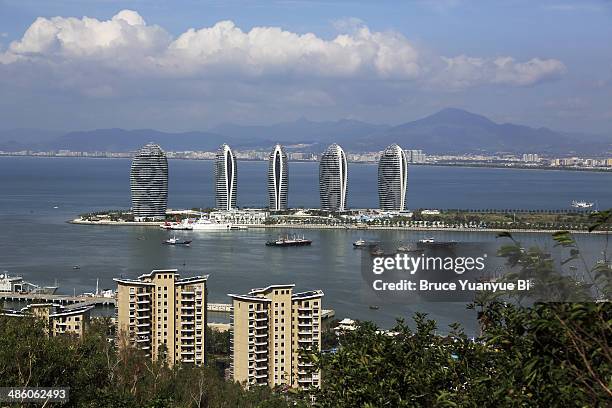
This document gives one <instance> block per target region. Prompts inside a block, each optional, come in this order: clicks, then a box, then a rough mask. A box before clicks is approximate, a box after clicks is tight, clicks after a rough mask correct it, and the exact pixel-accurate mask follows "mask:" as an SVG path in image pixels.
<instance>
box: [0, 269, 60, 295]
mask: <svg viewBox="0 0 612 408" xmlns="http://www.w3.org/2000/svg"><path fill="white" fill-rule="evenodd" d="M56 291H57V284H56V286H38V285H36V284H34V283H30V282H26V281H24V280H23V277H21V276H9V274H8V272H7V271H4V272H3V273H0V292H9V293H32V294H40V295H53V294H55V292H56Z"/></svg>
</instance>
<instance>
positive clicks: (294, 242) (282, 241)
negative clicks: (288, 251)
mask: <svg viewBox="0 0 612 408" xmlns="http://www.w3.org/2000/svg"><path fill="white" fill-rule="evenodd" d="M310 244H312V241H311V240H309V239H306V238H304V237H302V238H299V237H296V236H295V235H294V236H293V237H292V238H289V236H285V237H278V239H276V240H274V241H268V242H266V246H275V247H286V246H305V245H310Z"/></svg>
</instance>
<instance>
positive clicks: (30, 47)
mask: <svg viewBox="0 0 612 408" xmlns="http://www.w3.org/2000/svg"><path fill="white" fill-rule="evenodd" d="M347 24H348V26H347ZM337 27H339V28H347V27H348V28H350V30H349V32H348V33H344V34H339V35H338V36H336V37H335V38H333V39H323V38H320V37H318V36H316V35H315V34H312V33H306V34H298V33H293V32H290V31H286V30H283V29H281V28H278V27H254V28H252V29H251V30H250V31H248V32H245V31H242V30H241V29H240V28H239V27H237V26H236V25H235V24H234V23H233V22H231V21H221V22H218V23H216V24H215V25H213V26H212V27H205V28H201V29H189V30H187V31H185V32H184V33H182V34H180V35H179V36H178V37H176V38H173V37H172V36H171V35H170V34H169V33H168V32H167V31H166V30H165V29H163V28H162V27H160V26H156V25H147V24H146V22H145V21H144V19H143V18H142V17H141V16H140V15H139V14H138V13H137V12H135V11H130V10H123V11H121V12H119V13H118V14H117V15H115V16H114V17H112V19H110V20H106V21H100V20H97V19H94V18H88V17H83V18H81V19H77V18H64V17H54V18H50V19H47V18H42V17H41V18H38V19H36V21H34V23H32V25H31V26H30V27H29V28H28V29H27V31H26V32H25V34H24V35H23V37H22V38H21V39H19V40H17V41H14V42H12V43H11V44H10V45H9V47H8V49H7V50H6V51H5V52H4V53H0V68H1V66H2V65H4V66H10V65H25V66H31V67H36V68H38V69H40V70H42V71H45V70H48V71H50V72H53V75H57V76H61V75H62V73H63V74H64V75H71V76H73V75H75V73H79V72H80V73H81V76H83V77H88V76H89V73H92V72H95V73H96V74H97V75H102V77H111V78H112V79H113V81H115V80H116V76H117V75H125V76H128V77H129V78H131V79H132V80H138V79H139V78H140V79H142V78H146V77H154V78H168V79H174V78H181V79H198V80H201V79H207V78H212V79H215V80H219V79H220V78H221V79H223V78H227V79H234V80H235V79H238V80H240V79H244V80H252V79H254V78H260V79H262V80H263V79H267V78H287V77H289V78H293V79H304V80H307V79H313V78H314V79H317V78H332V79H373V80H379V81H385V80H394V81H406V82H413V83H415V84H417V85H423V86H428V87H429V86H442V87H450V88H466V87H472V86H478V85H485V84H504V85H511V86H530V85H534V84H537V83H539V82H542V81H546V80H550V79H555V78H558V77H559V76H561V75H562V74H563V73H564V72H565V66H564V65H563V63H562V62H561V61H558V60H555V59H541V58H537V57H536V58H533V59H531V60H529V61H525V62H519V61H515V60H514V59H513V58H512V57H496V58H481V57H470V56H465V55H459V56H454V57H446V56H432V55H431V54H430V53H427V52H424V50H420V49H419V48H417V47H416V46H415V45H414V44H413V43H412V42H411V41H409V40H408V39H407V38H406V37H405V36H404V35H402V34H400V33H397V32H372V31H370V29H368V27H366V26H365V25H363V23H362V22H361V21H358V20H354V19H352V20H346V21H345V22H344V23H342V24H337ZM27 71H28V72H31V71H32V70H30V69H29V70H27ZM12 72H13V73H15V72H20V70H14V71H12ZM83 73H87V75H83ZM0 75H3V73H2V71H1V70H0ZM0 79H1V78H0ZM90 79H91V80H94V79H93V78H90ZM68 82H70V83H78V81H68ZM111 82H112V81H111ZM75 86H77V85H75ZM111 87H112V84H104V83H95V84H93V85H92V84H88V85H87V86H86V87H85V89H86V90H87V91H86V92H87V93H88V94H89V95H105V96H107V95H113V94H114V93H115V92H114V91H113V89H112V88H111ZM92 89H93V90H95V91H94V92H92ZM84 92H85V90H84Z"/></svg>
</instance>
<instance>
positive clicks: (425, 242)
mask: <svg viewBox="0 0 612 408" xmlns="http://www.w3.org/2000/svg"><path fill="white" fill-rule="evenodd" d="M419 242H420V243H421V244H433V243H434V242H436V240H435V239H433V238H432V237H428V238H423V239H419Z"/></svg>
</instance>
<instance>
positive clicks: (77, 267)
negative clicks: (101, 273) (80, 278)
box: [72, 265, 81, 269]
mask: <svg viewBox="0 0 612 408" xmlns="http://www.w3.org/2000/svg"><path fill="white" fill-rule="evenodd" d="M72 269H81V267H80V266H79V265H74V266H73V267H72Z"/></svg>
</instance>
